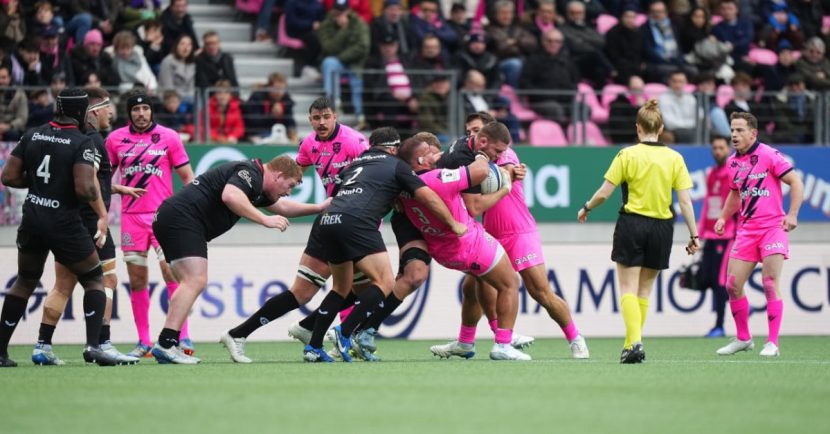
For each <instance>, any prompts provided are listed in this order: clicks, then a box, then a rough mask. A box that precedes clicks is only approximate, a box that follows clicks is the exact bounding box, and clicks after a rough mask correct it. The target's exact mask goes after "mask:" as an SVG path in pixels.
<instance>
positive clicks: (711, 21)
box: [709, 15, 723, 27]
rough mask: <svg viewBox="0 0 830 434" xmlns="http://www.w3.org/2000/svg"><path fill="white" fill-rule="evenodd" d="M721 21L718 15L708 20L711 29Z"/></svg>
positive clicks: (721, 18)
mask: <svg viewBox="0 0 830 434" xmlns="http://www.w3.org/2000/svg"><path fill="white" fill-rule="evenodd" d="M721 21H723V17H722V16H720V15H712V18H711V19H710V20H709V22H710V23H712V27H714V26H717V25H718V23H720V22H721Z"/></svg>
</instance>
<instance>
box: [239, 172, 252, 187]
mask: <svg viewBox="0 0 830 434" xmlns="http://www.w3.org/2000/svg"><path fill="white" fill-rule="evenodd" d="M236 174H237V175H238V176H239V177H240V178H242V179H243V180H244V181H245V183H246V184H248V187H251V188H254V181H253V179H251V174H250V173H249V172H248V171H247V170H244V169H243V170H240V171H239V172H236Z"/></svg>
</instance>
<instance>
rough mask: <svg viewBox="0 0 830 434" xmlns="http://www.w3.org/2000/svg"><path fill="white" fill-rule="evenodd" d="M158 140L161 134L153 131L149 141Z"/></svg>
mask: <svg viewBox="0 0 830 434" xmlns="http://www.w3.org/2000/svg"><path fill="white" fill-rule="evenodd" d="M159 140H161V134H159V133H153V135H152V136H150V141H151V142H153V143H154V144H155V143H158V142H159Z"/></svg>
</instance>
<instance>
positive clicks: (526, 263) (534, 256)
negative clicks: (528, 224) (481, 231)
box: [497, 232, 545, 272]
mask: <svg viewBox="0 0 830 434" xmlns="http://www.w3.org/2000/svg"><path fill="white" fill-rule="evenodd" d="M497 239H498V240H499V243H501V245H502V246H504V250H505V252H507V257H508V258H510V263H511V264H512V265H513V269H514V270H516V271H517V272H519V271H522V270H527V269H528V268H531V267H535V266H537V265H539V264H544V263H545V257H544V256H543V255H542V240H541V239H540V238H539V232H526V233H523V234H507V235H503V236H500V237H497Z"/></svg>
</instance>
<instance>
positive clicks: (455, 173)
mask: <svg viewBox="0 0 830 434" xmlns="http://www.w3.org/2000/svg"><path fill="white" fill-rule="evenodd" d="M460 179H461V170H459V169H441V182H443V183H444V184H447V183H450V182H458V181H459V180H460Z"/></svg>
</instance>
